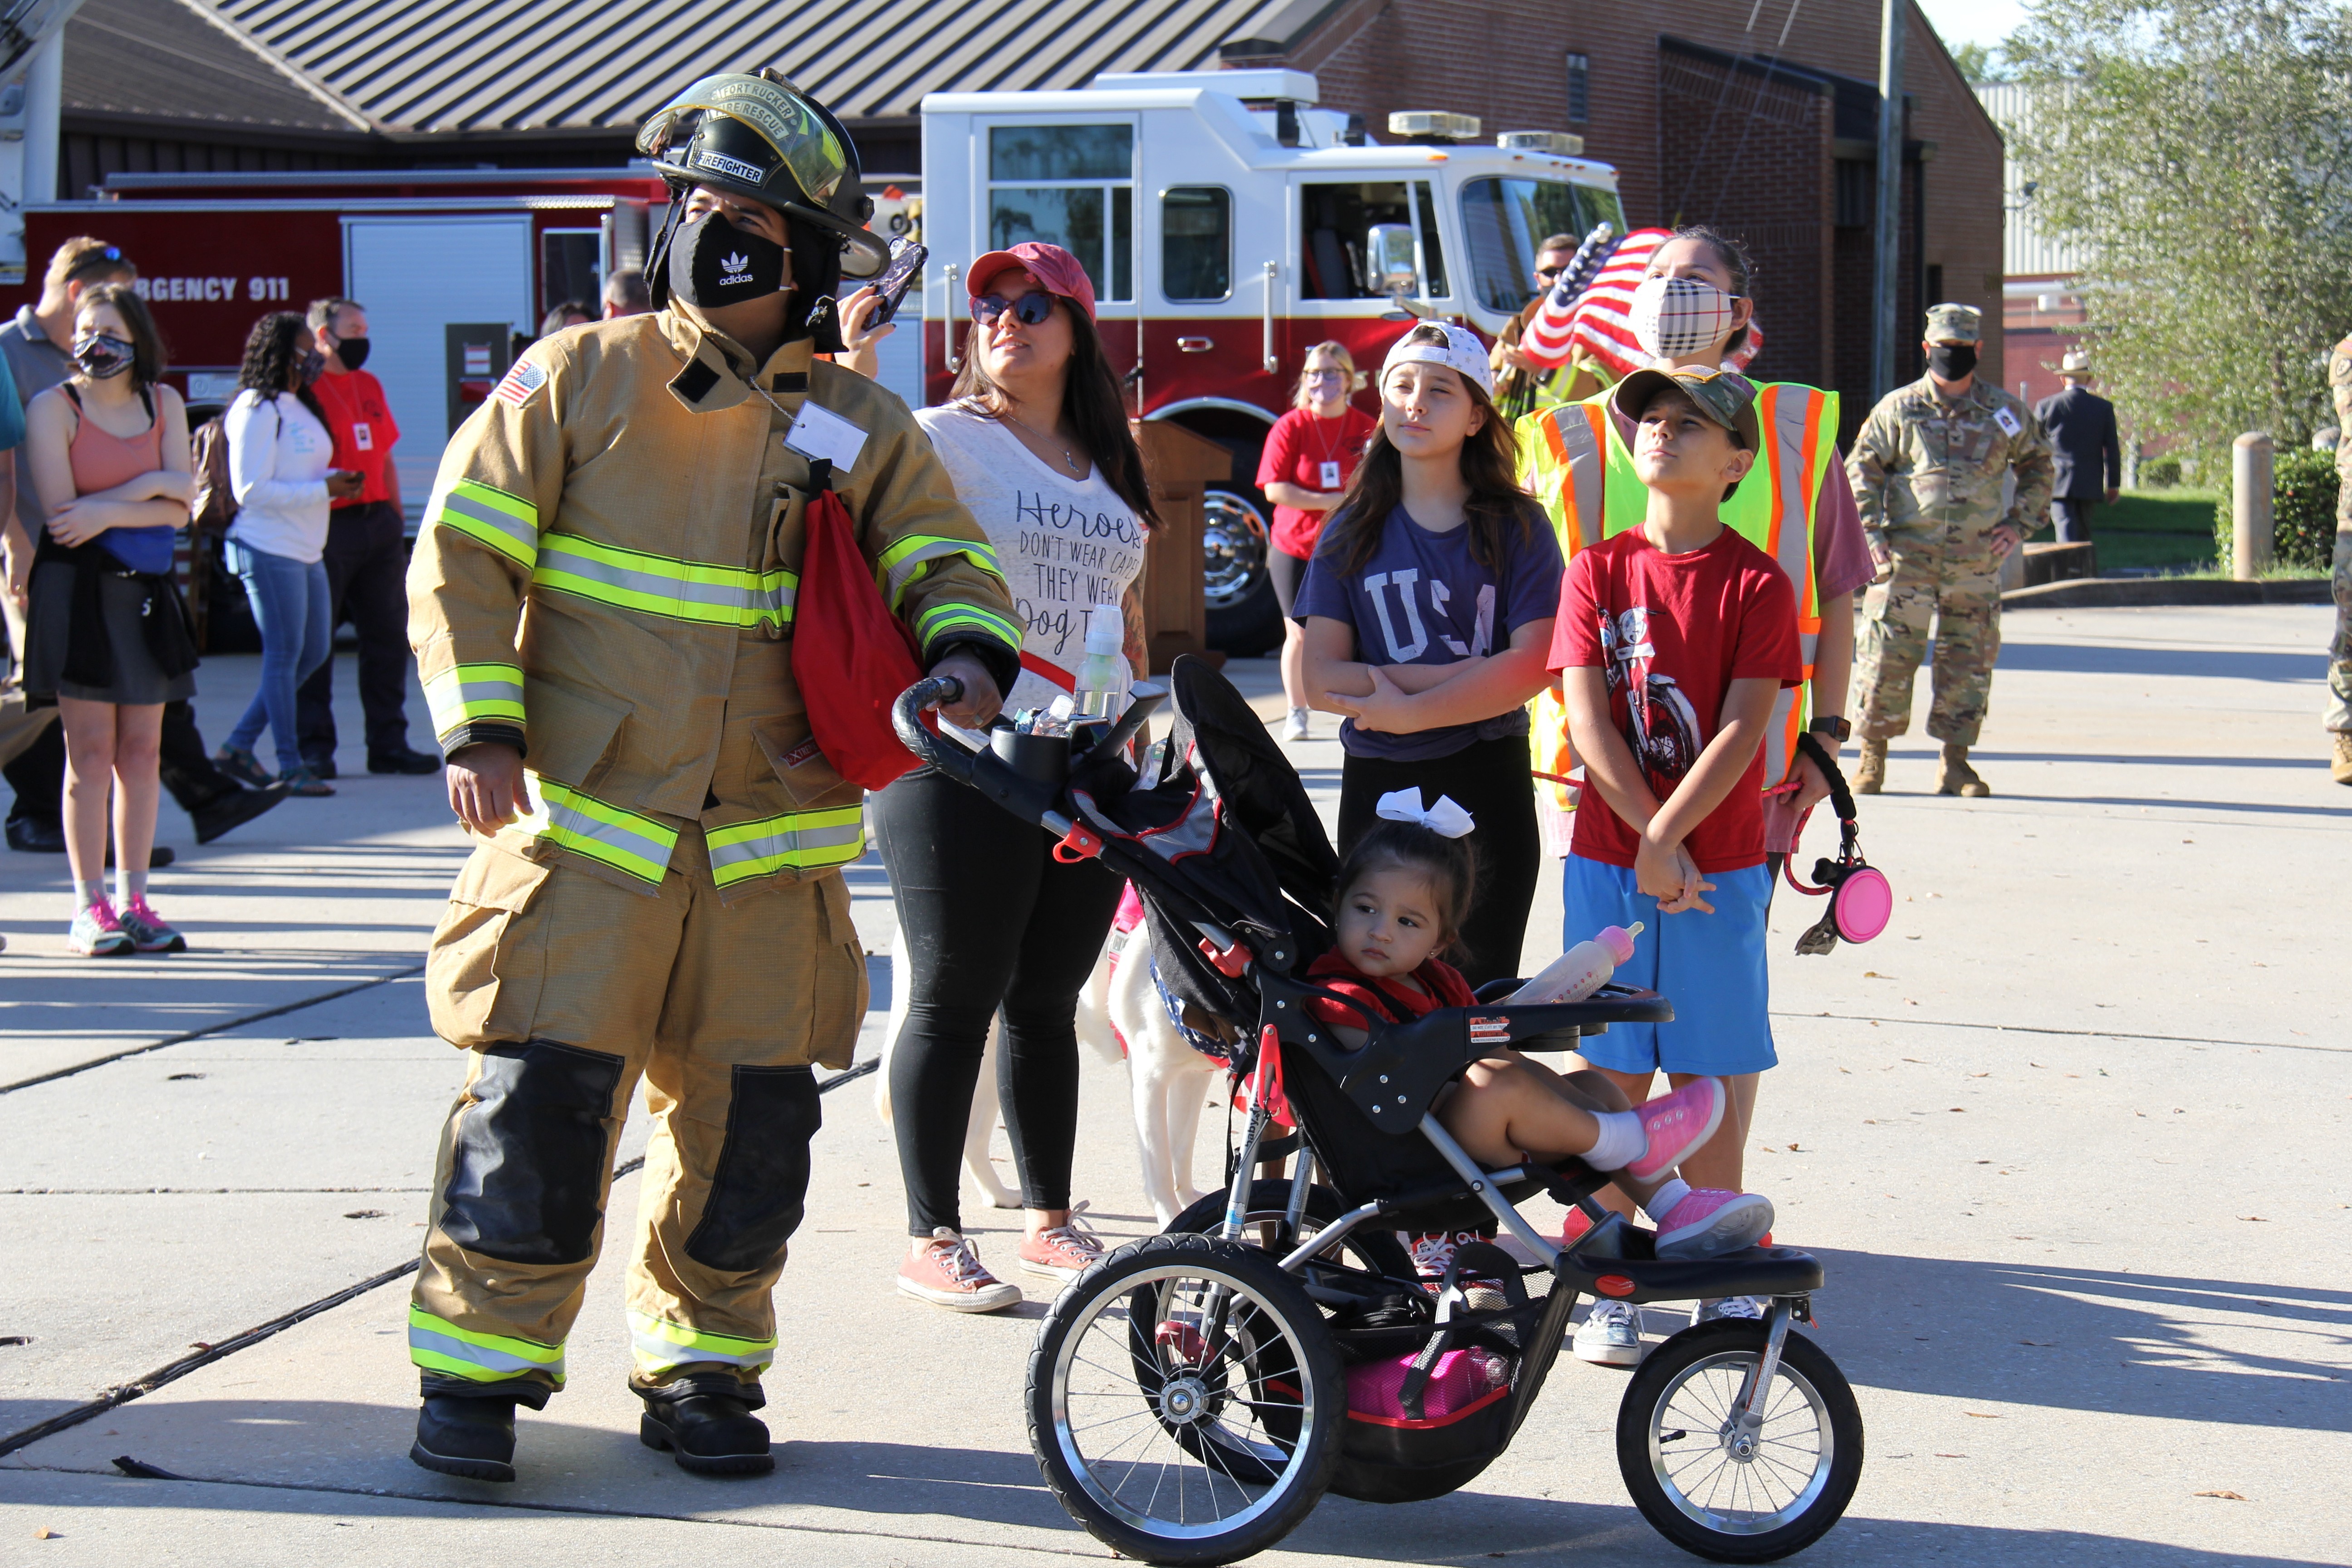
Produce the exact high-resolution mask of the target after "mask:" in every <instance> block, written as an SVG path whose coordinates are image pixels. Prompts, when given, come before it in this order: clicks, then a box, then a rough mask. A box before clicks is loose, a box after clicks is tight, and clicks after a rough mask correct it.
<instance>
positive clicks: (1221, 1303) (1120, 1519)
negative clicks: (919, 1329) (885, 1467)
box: [1028, 1236, 1348, 1564]
mask: <svg viewBox="0 0 2352 1568" xmlns="http://www.w3.org/2000/svg"><path fill="white" fill-rule="evenodd" d="M1028 1405H1029V1443H1030V1447H1032V1448H1034V1450H1035V1451H1036V1455H1037V1460H1038V1464H1039V1465H1040V1467H1041V1468H1043V1469H1044V1471H1045V1480H1046V1484H1047V1485H1049V1486H1050V1487H1052V1488H1053V1489H1054V1495H1055V1497H1057V1498H1059V1499H1060V1500H1061V1501H1062V1506H1063V1507H1064V1508H1066V1509H1067V1510H1069V1512H1070V1517H1071V1518H1073V1519H1075V1520H1076V1521H1078V1522H1079V1523H1080V1524H1082V1525H1084V1526H1086V1528H1087V1532H1088V1533H1089V1534H1091V1535H1093V1536H1094V1538H1095V1539H1096V1540H1097V1541H1099V1542H1102V1543H1103V1544H1104V1545H1106V1546H1108V1547H1109V1548H1111V1549H1112V1550H1113V1551H1115V1552H1118V1553H1119V1554H1121V1555H1122V1556H1127V1557H1134V1558H1139V1559H1140V1560H1142V1561H1143V1562H1146V1563H1183V1564H1195V1563H1232V1562H1234V1561H1236V1560H1238V1559H1240V1558H1244V1557H1247V1556H1249V1555H1251V1554H1252V1553H1254V1552H1263V1551H1265V1549H1266V1548H1267V1547H1269V1546H1272V1545H1273V1544H1274V1543H1275V1542H1278V1541H1280V1540H1281V1539H1282V1538H1283V1537H1284V1536H1286V1535H1288V1534H1289V1533H1290V1532H1291V1531H1292V1530H1294V1529H1296V1528H1297V1525H1298V1522H1299V1521H1301V1520H1303V1519H1305V1518H1306V1517H1307V1514H1308V1513H1309V1512H1310V1511H1311V1510H1313V1509H1314V1507H1315V1504H1316V1502H1317V1501H1318V1500H1319V1499H1321V1497H1322V1495H1323V1491H1324V1489H1325V1488H1326V1487H1327V1486H1328V1485H1329V1484H1330V1479H1331V1473H1332V1470H1333V1469H1334V1468H1335V1467H1336V1466H1337V1465H1338V1464H1339V1432H1340V1428H1341V1426H1343V1425H1344V1424H1345V1422H1346V1420H1347V1415H1348V1388H1347V1378H1346V1375H1345V1373H1343V1372H1342V1371H1341V1369H1340V1365H1339V1350H1338V1347H1337V1346H1336V1345H1335V1344H1334V1343H1333V1342H1332V1340H1331V1336H1330V1333H1329V1331H1328V1330H1327V1329H1325V1327H1324V1326H1323V1318H1322V1314H1321V1313H1320V1312H1318V1310H1316V1307H1315V1304H1314V1303H1313V1302H1312V1301H1311V1300H1308V1299H1307V1292H1306V1290H1305V1289H1303V1288H1302V1287H1301V1286H1300V1285H1299V1283H1298V1281H1297V1280H1296V1279H1292V1278H1291V1277H1290V1276H1289V1275H1286V1274H1285V1273H1283V1272H1282V1270H1280V1269H1279V1268H1276V1267H1275V1266H1274V1263H1273V1262H1272V1260H1270V1259H1269V1258H1266V1257H1265V1255H1264V1254H1263V1253H1261V1252H1258V1251H1256V1250H1255V1248H1252V1247H1239V1246H1234V1245H1231V1244H1229V1243H1225V1242H1221V1241H1215V1240H1212V1239H1211V1238H1209V1237H1203V1236H1159V1237H1150V1238H1148V1239H1146V1240H1143V1241H1140V1242H1137V1243H1135V1244H1133V1245H1131V1246H1129V1247H1121V1248H1120V1249H1119V1250H1118V1251H1117V1252H1115V1253H1113V1254H1112V1255H1111V1256H1110V1257H1109V1258H1106V1259H1104V1260H1103V1261H1102V1262H1100V1263H1098V1264H1097V1265H1096V1266H1095V1267H1094V1268H1090V1269H1088V1270H1087V1272H1086V1274H1085V1275H1084V1276H1083V1277H1081V1278H1080V1279H1078V1280H1077V1281H1076V1283H1075V1284H1072V1285H1071V1286H1069V1287H1068V1288H1067V1289H1065V1290H1064V1291H1063V1292H1062V1293H1061V1295H1060V1296H1059V1297H1057V1298H1055V1301H1054V1305H1053V1307H1052V1309H1051V1310H1050V1311H1048V1312H1047V1314H1046V1317H1045V1322H1044V1323H1043V1324H1042V1325H1041V1326H1040V1328H1039V1330H1038V1333H1037V1342H1036V1344H1035V1346H1034V1348H1033V1349H1032V1350H1031V1351H1030V1352H1029V1386H1028Z"/></svg>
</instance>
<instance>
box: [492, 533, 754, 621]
mask: <svg viewBox="0 0 2352 1568" xmlns="http://www.w3.org/2000/svg"><path fill="white" fill-rule="evenodd" d="M621 553H623V552H617V551H614V552H605V551H596V550H593V549H583V548H581V547H580V544H579V542H575V541H573V540H571V539H567V538H566V537H564V536H563V535H562V534H550V535H548V536H547V537H546V538H545V539H544V540H542V541H541V542H540V553H539V563H538V565H537V567H536V568H535V569H534V571H533V573H532V580H533V581H534V582H537V583H540V584H544V585H545V586H548V587H551V588H558V589H563V590H566V591H569V592H572V593H575V594H579V595H583V597H587V598H592V599H598V600H602V601H603V602H604V603H606V604H612V605H621V606H623V607H625V608H627V609H636V610H644V611H646V612H648V613H649V614H653V615H657V616H674V617H676V618H677V619H680V620H691V621H706V622H711V623H715V624H717V625H720V626H739V627H742V626H757V625H759V624H760V623H761V622H762V621H772V622H775V623H777V624H779V625H781V624H782V623H784V622H788V621H790V620H791V619H792V618H793V599H794V597H795V595H796V591H797V590H796V585H795V584H794V583H793V581H792V579H791V576H790V574H785V573H774V574H770V576H771V577H772V578H774V579H778V581H775V582H773V583H772V584H762V583H761V580H760V578H759V576H758V575H757V574H752V573H750V572H746V571H742V570H740V569H739V568H734V567H719V566H704V565H700V564H698V563H692V562H678V563H675V564H674V565H673V564H668V563H665V564H664V565H663V566H662V567H661V568H660V569H652V570H649V569H646V568H645V567H637V566H631V565H627V564H625V563H624V562H622V561H619V560H614V559H612V556H614V555H619V554H621Z"/></svg>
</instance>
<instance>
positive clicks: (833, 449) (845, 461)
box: [784, 403, 866, 473]
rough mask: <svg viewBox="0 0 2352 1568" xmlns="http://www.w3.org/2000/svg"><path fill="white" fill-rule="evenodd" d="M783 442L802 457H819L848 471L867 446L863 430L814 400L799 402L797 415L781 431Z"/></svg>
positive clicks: (855, 463) (853, 466) (843, 470)
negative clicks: (816, 403)
mask: <svg viewBox="0 0 2352 1568" xmlns="http://www.w3.org/2000/svg"><path fill="white" fill-rule="evenodd" d="M784 445H785V446H787V447H791V448H792V449H793V451H795V452H798V453H799V454H800V455H801V456H802V457H803V458H819V459H822V460H823V461H825V462H828V463H831V464H832V465H833V466H834V467H835V468H839V469H840V470H841V471H842V472H844V473H847V472H848V471H849V470H850V469H851V468H855V467H856V465H857V454H858V453H860V452H862V451H864V450H865V449H866V432H865V431H863V430H861V429H859V428H858V427H857V426H855V425H852V424H851V423H850V422H849V421H848V420H846V419H844V418H843V417H842V416H840V415H838V414H835V412H834V411H833V410H832V409H830V408H820V407H818V406H817V405H815V404H814V403H803V404H802V405H801V412H800V417H799V418H797V419H794V420H793V427H792V428H791V429H789V430H787V431H785V432H784Z"/></svg>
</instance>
